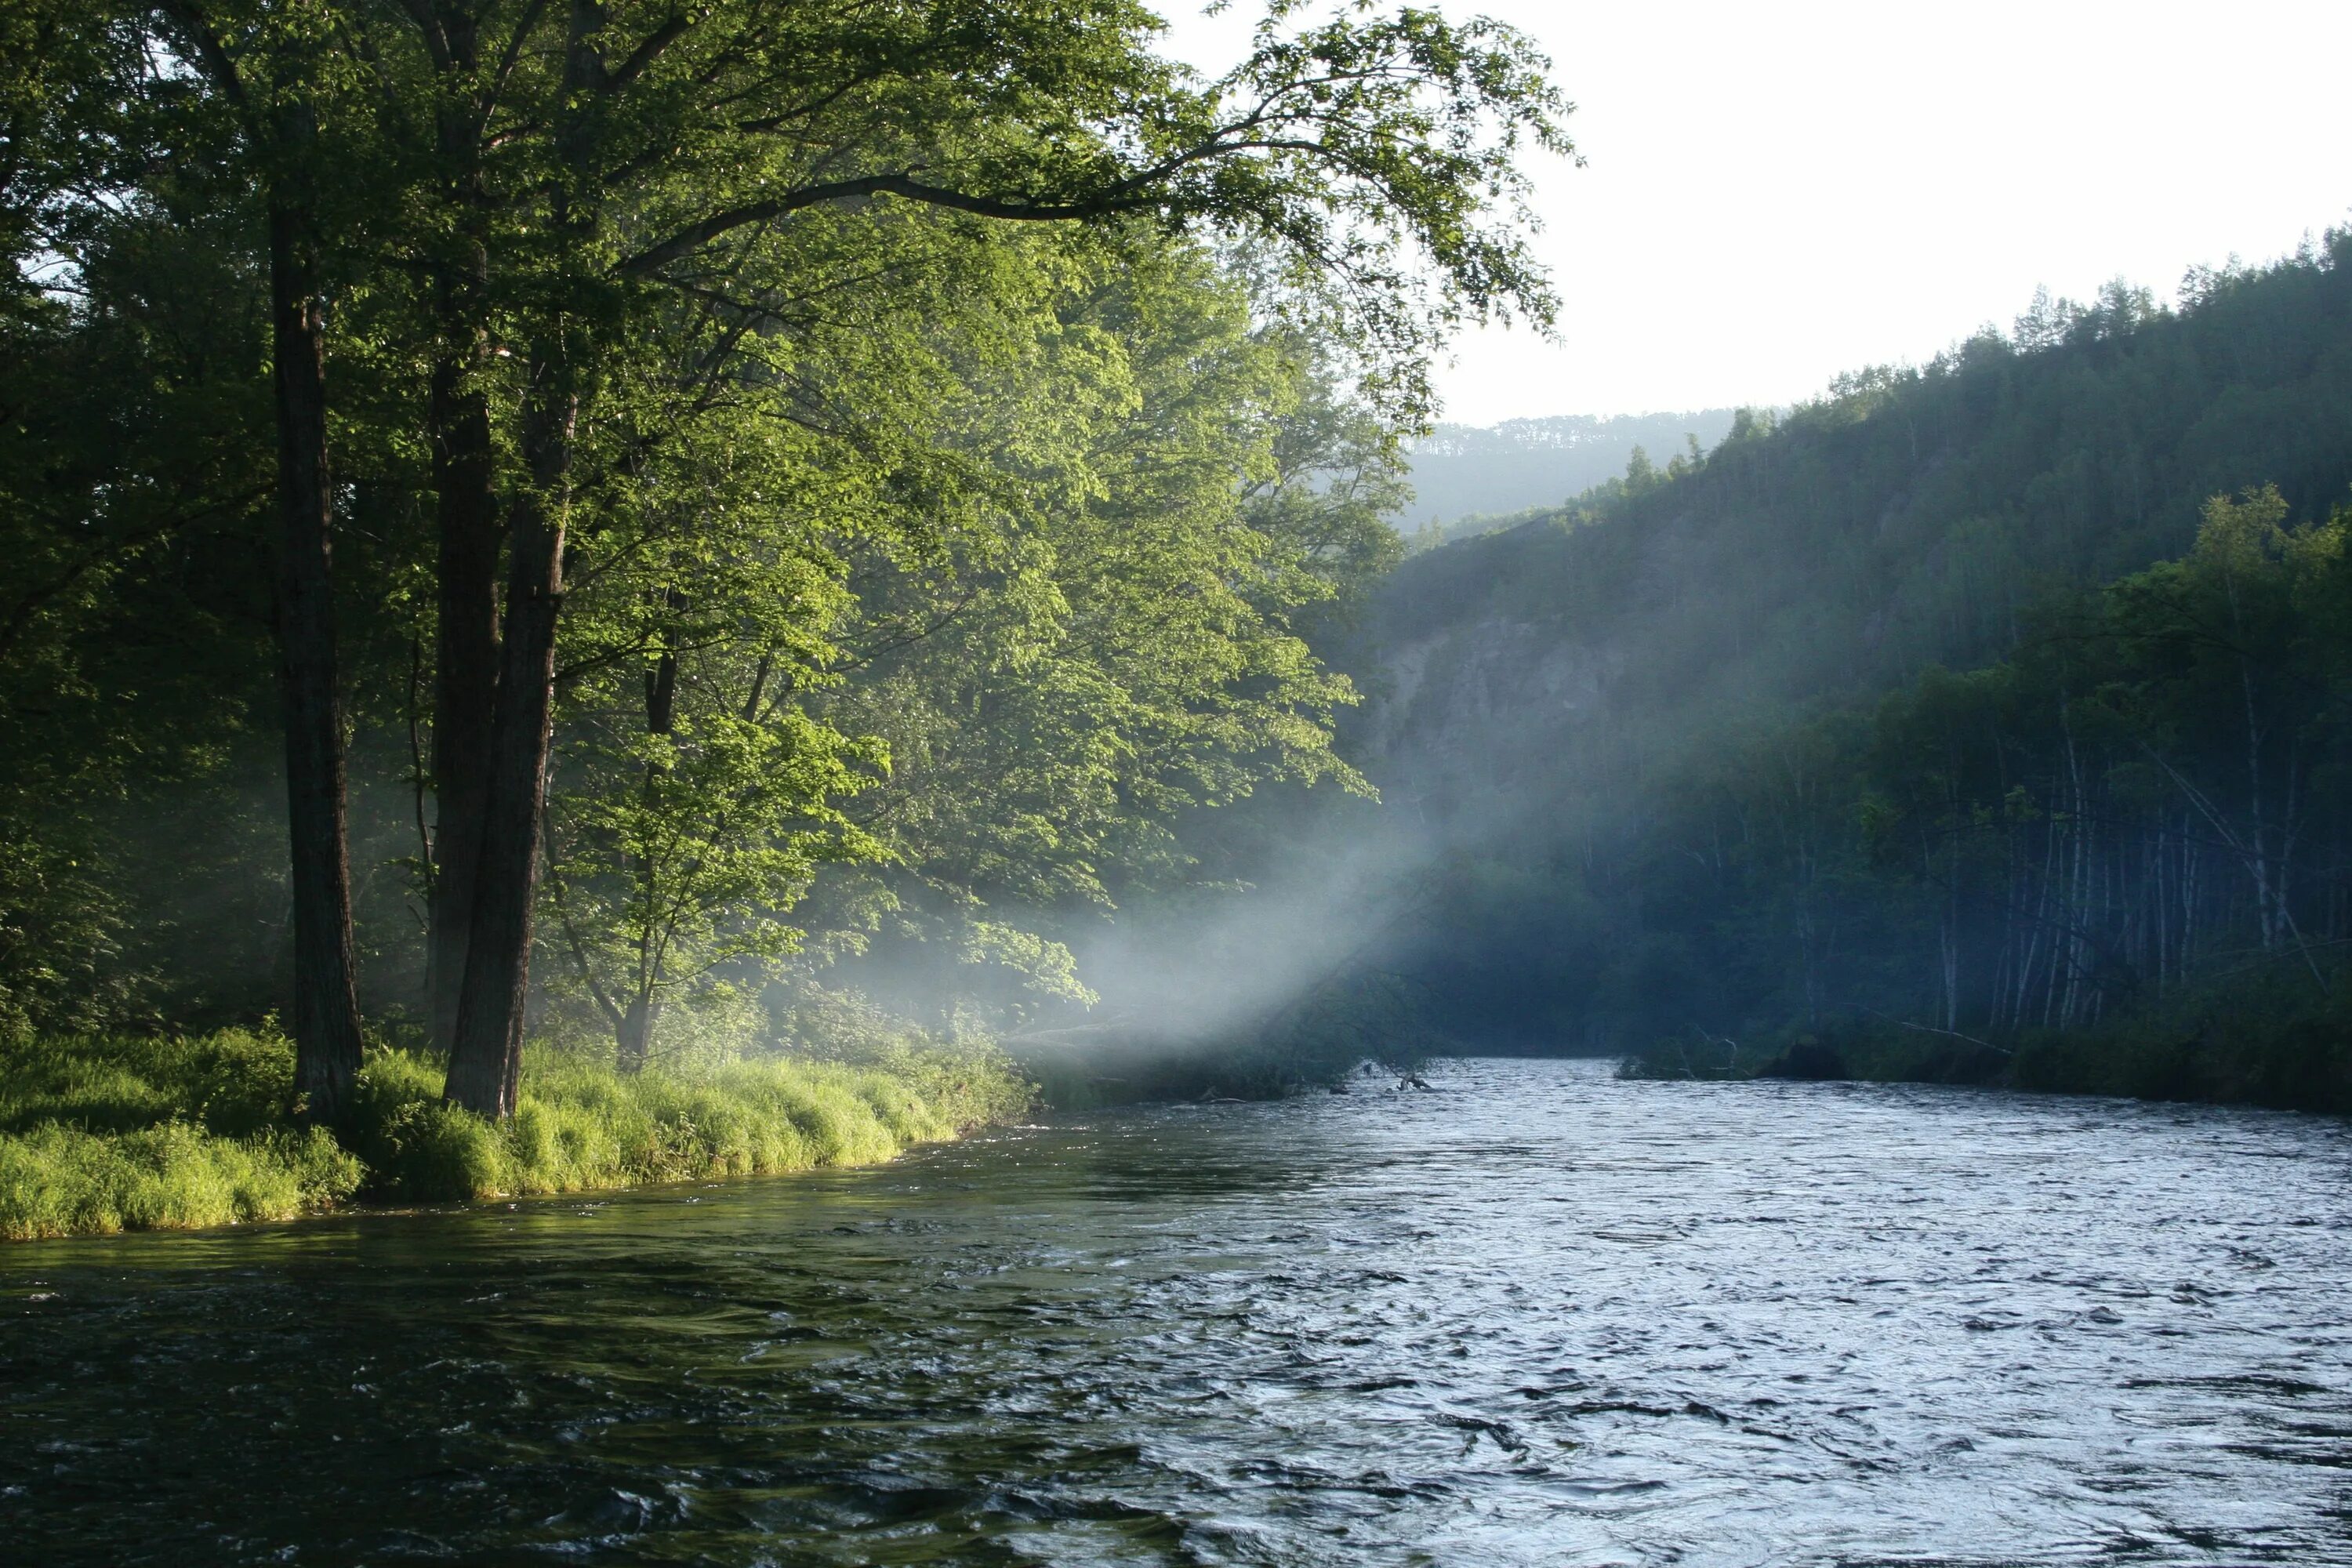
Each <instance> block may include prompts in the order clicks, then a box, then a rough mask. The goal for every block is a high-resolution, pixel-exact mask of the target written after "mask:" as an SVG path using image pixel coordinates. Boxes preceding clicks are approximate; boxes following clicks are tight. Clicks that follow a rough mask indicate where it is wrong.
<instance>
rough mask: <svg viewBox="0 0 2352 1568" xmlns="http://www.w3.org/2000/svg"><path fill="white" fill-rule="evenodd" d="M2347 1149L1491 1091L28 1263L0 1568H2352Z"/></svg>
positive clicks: (1115, 1118)
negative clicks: (294, 1567)
mask: <svg viewBox="0 0 2352 1568" xmlns="http://www.w3.org/2000/svg"><path fill="white" fill-rule="evenodd" d="M2347 1153H2352V1136H2347V1129H2346V1128H2345V1127H2344V1126H2342V1125H2341V1124H2339V1123H2335V1122H2328V1121H2317V1120H2312V1119H2305V1118H2297V1117H2292V1116H2285V1115H2273V1114H2269V1113H2263V1112H2250V1111H2238V1110H2184V1109H2182V1108H2179V1107H2151V1106H2140V1105H2132V1104H2123V1103H2116V1102H2106V1101H2098V1102H2084V1101H2069V1100H2038V1099H2032V1098H2028V1097H2012V1096H2000V1095H1990V1094H1982V1093H1970V1092H1958V1091H1946V1090H1937V1089H1874V1088H1864V1087H1857V1086H1850V1085H1810V1084H1807V1085H1797V1084H1791V1085H1659V1084H1625V1083H1618V1082H1616V1081H1614V1080H1613V1079H1611V1078H1609V1077H1608V1076H1607V1074H1606V1072H1605V1071H1604V1070H1603V1069H1601V1068H1597V1067H1595V1066H1593V1065H1591V1064H1572V1063H1500V1062H1485V1063H1471V1064H1464V1065H1461V1066H1458V1067H1456V1068H1454V1069H1452V1070H1451V1071H1449V1072H1447V1073H1446V1074H1444V1075H1443V1076H1442V1077H1441V1078H1440V1079H1439V1080H1438V1088H1437V1089H1435V1090H1434V1091H1433V1092H1430V1093H1427V1094H1421V1093H1408V1094H1393V1095H1384V1094H1367V1093H1359V1094H1355V1095H1351V1096H1348V1097H1345V1098H1333V1099H1319V1098H1318V1099H1315V1100H1301V1101H1296V1102H1291V1103H1287V1104H1282V1105H1272V1106H1219V1107H1212V1108H1197V1107H1171V1108H1165V1109H1160V1110H1141V1111H1135V1112H1129V1113H1118V1114H1097V1115H1094V1116H1089V1117H1086V1118H1080V1119H1073V1120H1070V1121H1064V1122H1061V1123H1058V1124H1049V1125H1045V1126H1041V1127H1034V1128H1024V1129H1019V1130H1015V1131H1008V1132H1004V1133H1001V1134H998V1135H995V1136H992V1137H989V1138H983V1139H980V1140H975V1141H973V1142H969V1143H965V1144H961V1145H956V1146H953V1147H950V1148H945V1149H940V1150H934V1151H929V1152H926V1153H924V1154H922V1155H919V1156H918V1157H916V1158H914V1159H912V1160H909V1161H908V1162H906V1163H902V1164H900V1165H898V1166H896V1167H893V1168H890V1169H887V1170H884V1171H877V1172H863V1173H836V1174H830V1175H824V1176H820V1177H814V1178H809V1179H804V1180H803V1179H782V1180H768V1181H754V1182H745V1183H738V1184H724V1185H718V1186H709V1187H702V1188H695V1189H677V1190H670V1191H666V1192H656V1193H641V1194H628V1195H625V1196H621V1197H612V1198H600V1199H596V1200H593V1201H576V1200H575V1201H548V1202H536V1203H524V1204H516V1205H486V1206H483V1207H479V1208H475V1209H471V1210H466V1211H455V1212H446V1213H437V1214H436V1213H424V1214H415V1215H398V1216H384V1215H361V1216H352V1217H348V1218H341V1219H335V1220H330V1221H323V1222H316V1223H312V1224H309V1225H301V1226H276V1227H261V1228H256V1229H252V1230H247V1231H241V1232H235V1233H222V1234H215V1235H207V1236H199V1237H133V1238H124V1239H118V1240H109V1241H97V1242H87V1243H71V1244H64V1245H53V1246H41V1247H21V1248H16V1249H12V1250H10V1251H9V1252H7V1253H5V1255H0V1317H5V1320H6V1322H7V1328H6V1331H5V1335H0V1539H5V1540H6V1541H8V1542H13V1543H14V1546H13V1550H14V1551H15V1552H16V1553H18V1554H19V1555H20V1557H21V1560H23V1561H26V1562H37V1563H108V1564H113V1563H174V1564H177V1563H268V1562H299V1563H362V1562H364V1563H402V1562H436V1561H439V1562H462V1563H509V1562H512V1563H549V1562H580V1563H727V1564H751V1563H770V1564H776V1565H779V1568H782V1565H785V1564H830V1563H857V1564H882V1563H974V1564H992V1563H1005V1564H1016V1563H1017V1564H1068V1565H1072V1568H1076V1565H1091V1564H1127V1563H1150V1564H1158V1563H1168V1564H1222V1563H1266V1564H1323V1563H1347V1564H1357V1563H1367V1564H1388V1563H1396V1564H1407V1563H1432V1564H1444V1565H1448V1568H1451V1565H1454V1564H1489V1563H1492V1564H1517V1563H1528V1564H1535V1563H1544V1564H1556V1563H1591V1564H1612V1563H1617V1564H1650V1563H1706V1564H1713V1563H1724V1564H1779V1563H1792V1564H1793V1563H1821V1564H1832V1563H1834V1564H1848V1565H1853V1568H1861V1565H1864V1564H1880V1563H1907V1564H1915V1565H1916V1564H1921V1563H1946V1564H1994V1563H2008V1564H2014V1563H2033V1564H2042V1563H2050V1564H2057V1563H2108V1562H2130V1563H2214V1562H2227V1563H2258V1562H2281V1563H2298V1564H2321V1563H2339V1564H2352V1538H2347V1520H2352V1327H2347V1311H2346V1307H2345V1302H2346V1301H2347V1287H2352V1205H2347V1195H2352V1188H2347V1171H2348V1170H2352V1166H2347V1158H2346V1156H2347ZM0 1555H5V1552H0ZM11 1560H12V1561H14V1560H17V1559H16V1558H11Z"/></svg>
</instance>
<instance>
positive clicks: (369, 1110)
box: [0, 1030, 1031, 1240]
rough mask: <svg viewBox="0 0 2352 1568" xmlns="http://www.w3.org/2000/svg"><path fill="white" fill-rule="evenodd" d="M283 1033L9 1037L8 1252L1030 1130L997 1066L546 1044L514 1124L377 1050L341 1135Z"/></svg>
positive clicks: (850, 1156) (419, 1061)
mask: <svg viewBox="0 0 2352 1568" xmlns="http://www.w3.org/2000/svg"><path fill="white" fill-rule="evenodd" d="M292 1082H293V1048H292V1047H291V1046H290V1045H289V1043H288V1042H287V1041H286V1040H284V1039H283V1038H281V1037H278V1036H277V1035H275V1034H271V1033H268V1032H257V1031H248V1030H224V1031H221V1032H218V1033H215V1034H209V1035H203V1036H194V1037H135V1036H108V1037H72V1038H64V1037H37V1038H18V1039H16V1040H0V1237H7V1238H10V1239H16V1240H24V1239H31V1238H37V1237H65V1236H84V1235H98V1234H105V1233H109V1232H113V1231H120V1230H134V1229H148V1228H164V1227H171V1228H186V1227H194V1226H218V1225H233V1224H236V1223H239V1222H243V1221H250V1220H276V1219H290V1218H293V1217H295V1216H296V1215H303V1214H310V1213H315V1212H317V1211H320V1210H322V1209H326V1208H331V1207H333V1206H335V1205H341V1204H345V1203H350V1202H353V1201H365V1200H369V1199H386V1200H404V1201H434V1200H452V1199H465V1198H478V1197H490V1196H496V1195H502V1194H529V1193H562V1192H580V1191H585V1190H589V1189H593V1188H612V1187H628V1186H637V1185H643V1184H649V1183H656V1182H672V1181H686V1180H691V1179H695V1178H698V1177H705V1176H714V1175H749V1174H765V1173H781V1172H787V1171H803V1170H810V1169H814V1168H816V1167H819V1166H826V1165H857V1164H872V1163H880V1162H882V1161H887V1160H889V1159H892V1158H894V1157H896V1156H897V1155H898V1153H900V1152H902V1151H904V1150H906V1149H907V1148H908V1147H909V1146H911V1145H913V1144H917V1143H923V1142H937V1141H939V1140H942V1139H947V1138H951V1137H954V1136H956V1135H957V1134H958V1133H959V1132H961V1131H966V1130H968V1129H970V1128H972V1127H975V1126H980V1125H982V1124H985V1123H988V1122H992V1121H1003V1120H1006V1119H1008V1118H1010V1117H1013V1116H1015V1115H1018V1114H1019V1113H1020V1112H1021V1111H1022V1110H1024V1109H1025V1108H1026V1106H1027V1105H1028V1103H1029V1100H1030V1094H1031V1091H1030V1089H1029V1086H1028V1085H1027V1084H1026V1083H1025V1082H1024V1080H1023V1079H1022V1078H1021V1077H1020V1075H1019V1074H1018V1072H1016V1071H1015V1070H1014V1068H1013V1066H1012V1064H1011V1063H1009V1062H1008V1061H1006V1060H1005V1059H1004V1058H1002V1057H1000V1056H997V1055H995V1054H994V1053H992V1052H988V1051H974V1050H944V1049H939V1050H933V1049H922V1048H917V1047H904V1048H899V1049H896V1050H891V1051H887V1052H880V1053H872V1054H869V1055H868V1056H867V1057H866V1059H861V1060H856V1061H827V1060H817V1059H811V1058H805V1057H761V1058H748V1059H743V1060H738V1061H733V1062H729V1063H724V1064H719V1065H709V1066H701V1067H697V1068H691V1069H677V1070H671V1071H649V1072H645V1073H640V1074H636V1075H635V1076H630V1077H624V1076H622V1075H620V1074H618V1073H615V1072H614V1071H613V1070H612V1069H611V1068H609V1067H606V1066H604V1065H602V1064H599V1063H595V1062H593V1061H589V1060H584V1059H582V1058H575V1057H570V1056H565V1055H562V1054H559V1053H555V1052H551V1051H534V1052H532V1053H530V1056H529V1057H528V1058H527V1059H526V1062H525V1067H524V1073H523V1086H522V1103H521V1107H520V1110H518V1111H517V1113H516V1114H515V1116H514V1117H513V1118H512V1119H510V1120H509V1121H505V1122H503V1123H493V1122H490V1121H484V1120H483V1119H481V1118H479V1117H477V1116H474V1115H471V1114H469V1113H467V1112H466V1111H463V1110H457V1109H455V1108H453V1107H451V1106H448V1105H446V1104H444V1103H443V1102H442V1100H441V1098H440V1094H441V1069H440V1067H439V1064H438V1063H436V1062H435V1061H433V1060H431V1059H430V1058H426V1057H424V1056H422V1055H418V1054H415V1053H410V1052H404V1051H396V1050H377V1051H372V1052H371V1053H370V1054H369V1057H368V1060H367V1065H366V1068H365V1069H364V1070H363V1072H362V1075H361V1083H360V1092H359V1094H358V1096H357V1097H356V1102H355V1104H354V1107H353V1110H352V1116H351V1118H350V1120H349V1122H348V1124H347V1125H346V1126H345V1127H344V1128H342V1129H341V1132H340V1134H339V1135H338V1134H331V1133H329V1132H327V1131H324V1130H322V1129H319V1128H303V1127H299V1126H297V1125H295V1123H294V1122H293V1121H291V1119H290V1118H289V1116H288V1115H287V1113H286V1110H285V1107H286V1105H287V1104H288V1101H289V1098H290V1091H291V1088H292Z"/></svg>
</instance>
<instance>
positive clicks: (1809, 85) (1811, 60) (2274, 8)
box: [1160, 0, 2352, 425]
mask: <svg viewBox="0 0 2352 1568" xmlns="http://www.w3.org/2000/svg"><path fill="white" fill-rule="evenodd" d="M1420 3H1423V4H1429V3H1435V4H1437V5H1439V8H1441V9H1443V10H1444V11H1445V12H1446V13H1447V14H1448V15H1450V16H1456V17H1460V16H1470V15H1474V14H1476V13H1479V12H1484V13H1485V14H1486V15H1488V16H1495V17H1496V18H1498V19H1500V20H1503V21H1506V22H1508V23H1511V24H1512V25H1514V26H1517V27H1519V28H1521V29H1522V30H1524V31H1526V32H1528V33H1529V34H1531V35H1532V36H1534V37H1535V38H1536V39H1537V40H1538V43H1539V44H1540V45H1541V46H1542V47H1543V48H1544V49H1545V51H1546V52H1547V53H1548V54H1549V55H1550V56H1551V58H1552V62H1553V67H1554V71H1553V75H1554V79H1555V80H1557V81H1558V82H1559V84H1560V86H1561V88H1562V89H1564V90H1565V92H1566V93H1567V95H1568V96H1569V97H1570V99H1572V100H1575V102H1576V104H1577V106H1578V107H1577V112H1576V113H1575V115H1573V116H1572V117H1571V119H1570V131H1571V132H1572V133H1573V134H1574V136H1575V139H1576V142H1577V144H1578V147H1579V149H1580V151H1581V152H1582V153H1584V155H1585V158H1586V159H1587V161H1588V166H1587V167H1586V168H1583V169H1575V168H1571V167H1570V166H1568V165H1567V164H1566V163H1558V162H1551V161H1547V162H1546V163H1545V164H1544V165H1542V166H1540V167H1538V168H1537V169H1536V170H1535V174H1536V178H1537V182H1538V198H1537V199H1538V206H1539V208H1540V210H1541V212H1542V214H1543V216H1544V219H1545V225H1546V227H1545V232H1544V233H1543V234H1542V235H1541V236H1539V237H1538V242H1537V243H1538V248H1539V250H1540V253H1541V254H1542V256H1543V257H1544V258H1545V259H1546V261H1547V262H1548V263H1549V266H1550V268H1551V269H1552V273H1553V276H1554V278H1555V279H1556V280H1557V281H1558V283H1559V289H1560V293H1561V296H1562V299H1563V300H1564V302H1565V309H1564V310H1563V311H1562V313H1561V320H1560V323H1559V342H1557V343H1547V342H1543V341H1542V340H1540V339H1538V338H1537V337H1535V336H1534V335H1533V334H1531V333H1528V332H1527V331H1524V330H1521V331H1510V332H1506V331H1499V330H1488V331H1483V332H1478V333H1475V334H1473V335H1471V336H1469V337H1467V338H1465V340H1463V341H1462V342H1460V343H1459V344H1457V345H1456V352H1455V358H1454V363H1453V364H1452V365H1451V366H1450V367H1448V368H1445V369H1444V370H1443V371H1442V372H1441V374H1440V377H1439V385H1440V387H1441V388H1442V390H1443V391H1444V395H1445V399H1446V409H1445V415H1444V416H1445V417H1446V418H1448V419H1453V420H1458V421H1461V422H1463V423H1466V424H1474V425H1485V424H1491V423H1493V422H1495V421H1496V420H1501V419H1507V418H1513V417H1517V416H1539V415H1548V414H1622V413H1638V412H1644V411H1648V410H1653V409H1678V408H1697V407H1706V406H1714V405H1727V404H1740V403H1754V404H1780V403H1789V402H1793V401H1795V400H1797V399H1799V398H1802V397H1805V396H1809V395H1812V394H1814V393H1817V392H1819V391H1820V390H1821V389H1822V387H1823V386H1824V385H1825V384H1827V383H1828V381H1829V379H1830V377H1832V375H1834V374H1837V373H1838V372H1840V371H1842V370H1850V369H1854V368H1857V367H1859V366H1862V365H1865V364H1870V363H1888V362H1894V361H1902V360H1910V361H1914V362H1916V361H1921V360H1925V359H1927V358H1928V357H1930V356H1932V355H1933V354H1934V353H1936V352H1937V350H1939V349H1941V348H1943V347H1945V346H1946V345H1947V344H1948V343H1951V342H1954V341H1956V340H1958V339H1960V338H1963V337H1966V336H1967V335H1968V334H1969V332H1970V331H1973V330H1974V329H1975V328H1976V327H1977V326H1978V325H1979V323H1981V322H1985V321H1996V322H2000V323H2001V324H2002V325H2004V326H2006V325H2007V324H2008V322H2009V321H2011V318H2013V317H2015V316H2016V315H2018V314H2019V313H2020V312H2021V311H2022V310H2024V309H2025V308H2026V306H2027V304H2028V303H2029V302H2030V301H2031V300H2032V295H2033V290H2034V288H2035V286H2036V285H2038V284H2046V285H2048V286H2049V287H2050V289H2052V290H2053V292H2056V293H2060V294H2068V295H2072V296H2074V297H2075V298H2077V299H2086V298H2088V297H2089V296H2090V295H2091V294H2092V293H2093V292H2095V290H2096V289H2097V288H2098V287H2099V285H2100V284H2101V283H2103V282H2105V280H2107V279H2111V278H2114V277H2116V276H2117V275H2118V274H2120V275H2122V276H2124V277H2126V278H2128V279H2131V280H2132V281H2133V282H2136V283H2142V284H2146V285H2147V286H2148V287H2150V288H2152V289H2155V290H2156V291H2157V293H2158V296H2159V297H2161V298H2165V299H2170V298H2171V297H2172V295H2173V292H2174V290H2175V289H2177V287H2178V286H2179V281H2180V277H2181V274H2182V273H2183V271H2185V270H2186V269H2187V268H2189V266H2190V265H2191V264H2192V263H2205V264H2215V265H2218V264H2219V263H2221V262H2222V261H2224V260H2226V259H2227V258H2229V257H2230V256H2231V254H2232V253H2233V252H2234V253H2236V254H2238V255H2241V256H2243V257H2244V258H2247V259H2249V260H2263V259H2268V258H2273V257H2276V256H2279V255H2282V254H2284V253H2286V252H2288V251H2292V250H2293V249H2294V247H2295V246H2296V244H2297V243H2298V242H2299V241H2300V240H2301V239H2302V237H2304V236H2305V234H2306V233H2310V234H2313V235H2316V234H2318V233H2319V232H2320V231H2323V230H2325V229H2326V228H2327V227H2329V226H2332V225H2338V224H2344V223H2347V222H2352V106H2347V105H2348V104H2352V100H2347V93H2346V82H2347V77H2346V67H2347V62H2352V0H2236V3H2234V4H2232V5H2223V6H2216V5H2211V4H2210V0H2208V3H2204V4H2199V5H2181V4H2174V3H2171V0H2031V3H2020V0H1869V3H1857V0H1781V3H1780V4H1777V5H1759V4H1756V3H1754V0H1680V3H1678V4H1675V5H1657V4H1643V5H1636V4H1632V3H1630V0H1615V3H1614V4H1585V5H1564V4H1559V3H1557V0H1420ZM1160 4H1161V5H1162V8H1163V10H1164V11H1165V13H1166V14H1167V15H1169V16H1170V17H1171V20H1172V21H1174V22H1175V23H1176V30H1175V32H1174V34H1173V35H1172V37H1171V50H1172V52H1174V53H1176V54H1177V55H1179V56H1180V57H1181V58H1186V59H1188V60H1191V61H1192V62H1193V63H1195V64H1197V65H1201V66H1202V67H1205V68H1218V67H1222V66H1223V65H1227V64H1230V63H1232V62H1233V61H1234V60H1235V59H1237V58H1239V57H1240V56H1241V54H1242V53H1244V51H1245V49H1246V47H1247V41H1248V33H1249V26H1250V22H1251V20H1252V19H1253V18H1254V16H1255V14H1256V10H1257V7H1256V5H1254V4H1253V3H1252V0H1237V3H1236V4H1235V5H1234V8H1233V12H1232V13H1230V14H1228V15H1226V16H1218V17H1210V18H1202V17H1201V16H1198V15H1197V13H1196V11H1195V5H1196V4H1197V0H1160Z"/></svg>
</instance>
